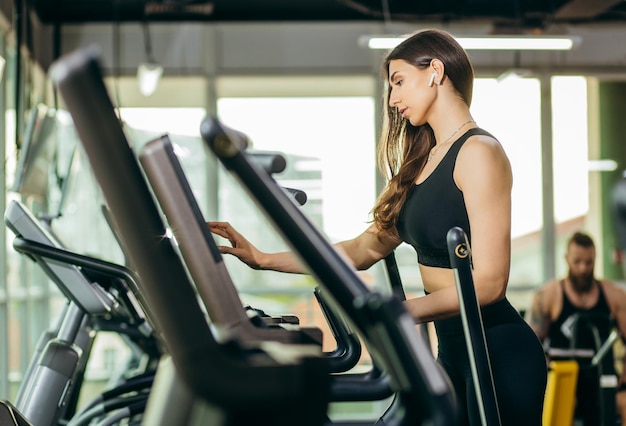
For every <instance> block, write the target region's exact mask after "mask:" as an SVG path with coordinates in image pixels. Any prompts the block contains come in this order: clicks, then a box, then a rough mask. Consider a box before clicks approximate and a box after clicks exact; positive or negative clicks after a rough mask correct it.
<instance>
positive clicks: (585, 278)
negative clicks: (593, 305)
mask: <svg viewBox="0 0 626 426" xmlns="http://www.w3.org/2000/svg"><path fill="white" fill-rule="evenodd" d="M568 278H569V280H570V282H571V283H572V287H574V290H576V291H577V292H578V293H587V292H589V291H590V290H591V287H592V286H593V282H594V277H593V272H592V273H591V274H586V275H574V274H572V271H570V272H569V274H568Z"/></svg>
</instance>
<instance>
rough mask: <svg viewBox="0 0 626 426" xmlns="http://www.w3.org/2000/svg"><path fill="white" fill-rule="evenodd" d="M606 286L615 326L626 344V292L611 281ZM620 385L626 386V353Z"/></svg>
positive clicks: (605, 282) (623, 358)
mask: <svg viewBox="0 0 626 426" xmlns="http://www.w3.org/2000/svg"><path fill="white" fill-rule="evenodd" d="M604 284H605V285H604V288H605V294H606V296H607V299H608V302H609V306H610V308H611V314H612V315H613V319H614V320H615V325H616V327H617V330H618V332H619V334H620V337H621V338H622V343H624V344H626V290H625V289H624V288H622V287H620V286H618V285H617V284H615V283H612V282H610V281H604ZM607 290H608V291H607ZM619 383H620V384H622V383H624V384H626V353H625V354H624V356H622V373H621V375H620V378H619Z"/></svg>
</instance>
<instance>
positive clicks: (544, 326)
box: [525, 288, 551, 342]
mask: <svg viewBox="0 0 626 426" xmlns="http://www.w3.org/2000/svg"><path fill="white" fill-rule="evenodd" d="M546 293H547V292H546V289H545V288H544V289H541V290H539V291H537V292H536V293H535V295H534V296H533V300H532V303H531V306H530V309H529V310H528V311H527V312H526V317H525V319H526V322H527V323H528V325H530V328H532V329H533V331H534V332H535V334H537V337H539V340H541V341H542V342H543V341H544V340H545V339H546V337H548V328H549V327H550V322H551V317H550V311H549V310H548V306H550V304H549V301H548V300H547V296H546Z"/></svg>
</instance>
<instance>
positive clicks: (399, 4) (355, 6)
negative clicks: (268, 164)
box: [26, 0, 626, 28]
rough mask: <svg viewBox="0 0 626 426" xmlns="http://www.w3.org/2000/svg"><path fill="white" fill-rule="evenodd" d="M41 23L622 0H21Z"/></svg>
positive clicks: (486, 9)
mask: <svg viewBox="0 0 626 426" xmlns="http://www.w3.org/2000/svg"><path fill="white" fill-rule="evenodd" d="M26 1H27V2H28V4H29V7H30V8H31V9H32V10H35V11H36V13H37V15H38V16H39V19H40V20H41V21H42V22H44V23H55V22H56V23H79V22H111V21H118V22H131V21H141V20H143V19H148V20H149V21H169V22H175V21H178V22H181V21H207V22H268V21H292V22H293V21H301V22H304V21H382V22H393V21H403V22H419V21H428V22H433V21H438V22H460V21H468V20H482V21H484V20H488V21H490V22H493V23H494V24H496V27H497V26H498V25H501V26H502V27H509V28H510V27H511V26H518V27H520V28H526V27H534V28H537V27H547V26H549V25H550V24H553V23H573V24H576V23H589V22H594V23H596V22H600V23H608V22H626V1H624V0H26Z"/></svg>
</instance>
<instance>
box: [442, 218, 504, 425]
mask: <svg viewBox="0 0 626 426" xmlns="http://www.w3.org/2000/svg"><path fill="white" fill-rule="evenodd" d="M447 243H448V253H449V255H450V263H451V265H452V269H453V270H454V273H455V281H456V288H457V293H458V295H459V306H460V309H461V319H462V322H463V331H464V333H465V341H466V343H467V351H468V355H469V359H470V367H471V369H472V377H473V379H474V388H475V390H476V399H477V400H478V409H479V412H480V418H481V421H482V424H483V426H495V425H500V424H501V422H500V412H499V409H498V401H497V398H496V389H495V386H494V383H493V375H492V372H491V363H490V360H489V350H488V348H487V340H486V338H485V330H484V328H483V322H482V317H481V313H480V305H479V304H478V298H477V296H476V289H475V288H474V278H473V277H472V253H471V250H470V245H469V241H468V240H467V235H466V234H465V231H463V229H461V228H459V227H454V228H452V229H450V230H449V231H448V235H447Z"/></svg>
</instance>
